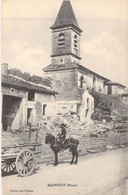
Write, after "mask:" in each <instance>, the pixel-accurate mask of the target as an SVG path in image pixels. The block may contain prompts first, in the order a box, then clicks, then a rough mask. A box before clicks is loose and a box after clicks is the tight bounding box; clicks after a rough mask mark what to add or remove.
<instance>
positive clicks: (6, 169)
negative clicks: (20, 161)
mask: <svg viewBox="0 0 128 195" xmlns="http://www.w3.org/2000/svg"><path fill="white" fill-rule="evenodd" d="M1 169H2V173H3V174H11V173H13V172H14V171H15V169H16V164H15V159H8V160H4V161H2V162H1Z"/></svg>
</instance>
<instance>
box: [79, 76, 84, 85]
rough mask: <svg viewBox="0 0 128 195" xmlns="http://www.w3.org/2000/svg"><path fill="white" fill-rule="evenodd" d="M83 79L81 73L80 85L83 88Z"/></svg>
mask: <svg viewBox="0 0 128 195" xmlns="http://www.w3.org/2000/svg"><path fill="white" fill-rule="evenodd" d="M83 81H84V77H83V75H81V77H80V87H81V88H83Z"/></svg>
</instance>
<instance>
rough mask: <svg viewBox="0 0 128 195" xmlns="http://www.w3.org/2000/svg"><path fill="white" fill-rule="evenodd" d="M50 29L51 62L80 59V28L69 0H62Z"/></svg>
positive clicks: (61, 62) (68, 61)
mask: <svg viewBox="0 0 128 195" xmlns="http://www.w3.org/2000/svg"><path fill="white" fill-rule="evenodd" d="M51 30H52V55H51V64H66V63H70V62H77V63H79V61H80V59H81V58H80V36H81V32H82V30H81V29H80V27H79V25H78V22H77V20H76V17H75V15H74V12H73V9H72V6H71V3H70V1H69V0H64V1H63V3H62V6H61V8H60V11H59V13H58V15H57V18H56V20H55V23H54V24H53V25H52V26H51Z"/></svg>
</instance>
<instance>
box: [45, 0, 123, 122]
mask: <svg viewBox="0 0 128 195" xmlns="http://www.w3.org/2000/svg"><path fill="white" fill-rule="evenodd" d="M51 30H52V54H51V64H50V65H49V66H47V67H45V68H44V69H43V71H44V75H45V76H46V77H50V78H52V83H53V89H55V90H56V91H57V92H58V95H57V112H58V113H66V112H69V111H72V112H76V113H78V114H79V115H80V117H81V119H82V120H83V119H84V118H87V119H88V117H90V116H91V114H92V113H93V111H94V99H93V97H92V96H91V95H90V94H89V92H88V91H91V90H92V91H93V90H95V91H96V92H99V93H104V94H106V95H113V94H120V93H122V92H123V91H124V89H125V86H123V85H121V84H117V83H112V82H111V81H110V80H109V79H107V78H105V77H103V76H101V75H99V74H97V73H95V72H93V71H91V70H89V69H87V68H86V67H85V66H82V65H81V64H80V60H81V57H80V38H81V33H82V30H81V29H80V27H79V25H78V22H77V19H76V17H75V14H74V12H73V9H72V6H71V3H70V1H69V0H64V1H63V3H62V5H61V8H60V10H59V13H58V15H57V18H56V20H55V22H54V24H53V25H52V26H51Z"/></svg>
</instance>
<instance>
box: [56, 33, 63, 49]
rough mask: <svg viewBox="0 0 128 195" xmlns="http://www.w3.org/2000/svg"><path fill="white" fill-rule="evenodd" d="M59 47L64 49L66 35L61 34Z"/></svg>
mask: <svg viewBox="0 0 128 195" xmlns="http://www.w3.org/2000/svg"><path fill="white" fill-rule="evenodd" d="M58 46H59V47H64V46H65V36H64V33H60V34H59V37H58Z"/></svg>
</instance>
